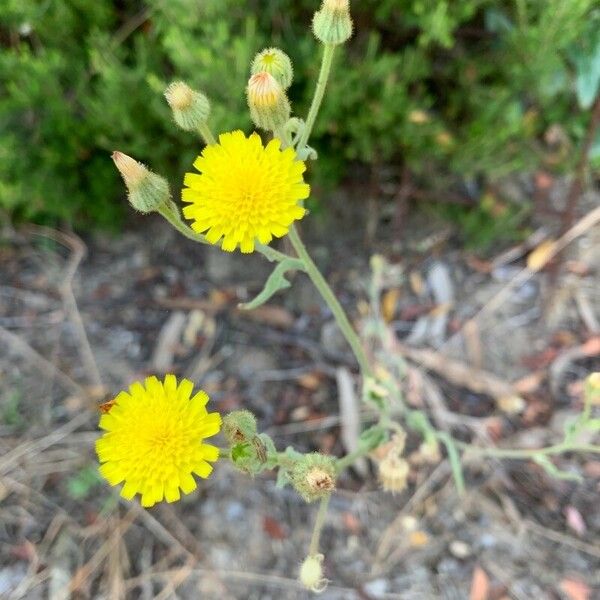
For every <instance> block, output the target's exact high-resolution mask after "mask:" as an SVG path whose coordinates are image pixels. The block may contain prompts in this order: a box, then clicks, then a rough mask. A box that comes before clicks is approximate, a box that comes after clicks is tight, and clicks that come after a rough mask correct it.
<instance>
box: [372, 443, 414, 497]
mask: <svg viewBox="0 0 600 600" xmlns="http://www.w3.org/2000/svg"><path fill="white" fill-rule="evenodd" d="M409 470H410V469H409V466H408V463H407V462H406V461H405V460H404V459H403V458H401V457H400V456H399V455H398V454H397V453H396V452H390V453H389V454H388V455H387V456H386V457H385V458H384V459H383V460H382V461H381V462H380V463H379V482H380V483H381V487H382V488H383V489H384V491H386V492H401V491H402V490H403V489H404V488H405V487H406V484H407V481H408V473H409Z"/></svg>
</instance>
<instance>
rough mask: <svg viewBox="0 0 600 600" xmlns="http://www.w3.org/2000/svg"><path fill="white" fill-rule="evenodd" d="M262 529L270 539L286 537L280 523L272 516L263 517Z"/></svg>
mask: <svg viewBox="0 0 600 600" xmlns="http://www.w3.org/2000/svg"><path fill="white" fill-rule="evenodd" d="M263 530H264V532H265V533H266V534H267V535H268V536H269V537H270V538H271V539H272V540H285V539H286V538H287V537H288V535H287V533H286V532H285V530H284V528H283V527H282V525H281V523H280V522H279V521H277V520H276V519H274V518H273V517H269V516H265V517H263Z"/></svg>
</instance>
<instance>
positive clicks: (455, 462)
mask: <svg viewBox="0 0 600 600" xmlns="http://www.w3.org/2000/svg"><path fill="white" fill-rule="evenodd" d="M439 438H440V440H442V442H443V443H444V446H446V450H447V451H448V460H449V461H450V468H451V469H452V476H453V477H454V483H455V484H456V489H457V490H458V494H459V496H462V495H463V494H464V493H465V478H464V476H463V471H462V465H461V464H460V455H459V454H458V450H457V449H456V444H455V443H454V440H453V439H452V438H451V437H450V436H449V435H448V434H447V433H441V434H440V435H439Z"/></svg>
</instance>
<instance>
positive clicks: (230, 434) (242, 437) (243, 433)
mask: <svg viewBox="0 0 600 600" xmlns="http://www.w3.org/2000/svg"><path fill="white" fill-rule="evenodd" d="M223 434H224V435H225V439H226V440H227V441H228V442H229V444H230V445H232V446H233V445H234V444H242V443H244V442H251V441H252V440H253V439H254V437H255V436H256V417H255V416H254V415H253V414H252V413H251V412H250V411H248V410H234V411H233V412H230V413H229V414H228V415H227V416H225V417H224V418H223Z"/></svg>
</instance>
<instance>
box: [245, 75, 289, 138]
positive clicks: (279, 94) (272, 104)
mask: <svg viewBox="0 0 600 600" xmlns="http://www.w3.org/2000/svg"><path fill="white" fill-rule="evenodd" d="M246 91H247V96H248V106H249V108H250V116H251V117H252V120H253V121H254V123H255V125H256V126H257V127H260V128H261V129H265V130H267V131H275V130H276V129H279V128H280V127H283V126H284V125H285V124H286V123H287V121H288V119H289V118H290V113H291V107H290V103H289V101H288V99H287V96H286V95H285V92H284V90H283V88H282V87H281V85H280V84H279V83H278V82H277V80H276V79H275V78H274V77H273V75H271V74H270V73H267V72H266V71H260V72H259V73H256V74H255V75H252V77H250V80H249V81H248V88H247V90H246Z"/></svg>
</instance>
